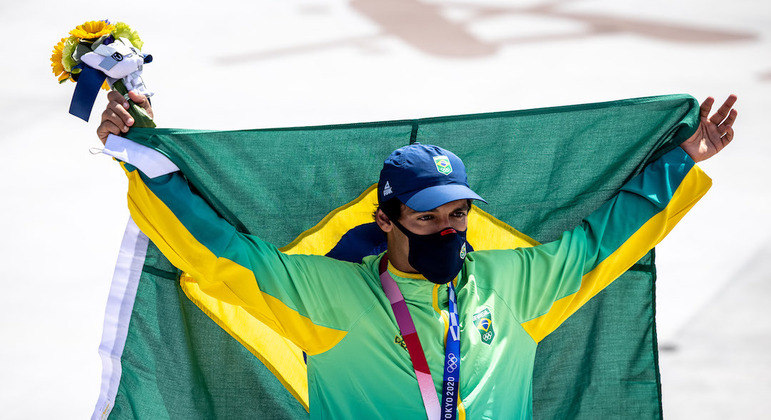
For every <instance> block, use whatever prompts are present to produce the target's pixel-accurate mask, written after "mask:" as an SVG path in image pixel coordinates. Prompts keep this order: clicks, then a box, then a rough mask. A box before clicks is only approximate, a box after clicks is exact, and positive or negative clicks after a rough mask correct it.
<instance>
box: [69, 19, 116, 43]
mask: <svg viewBox="0 0 771 420" xmlns="http://www.w3.org/2000/svg"><path fill="white" fill-rule="evenodd" d="M113 29H115V26H113V25H110V24H109V23H107V22H105V21H103V20H92V21H90V22H86V23H84V24H82V25H80V26H78V27H77V28H75V29H73V30H71V31H70V35H72V36H76V37H78V38H80V39H96V38H99V37H100V36H102V35H107V34H109V33H110V32H112V30H113Z"/></svg>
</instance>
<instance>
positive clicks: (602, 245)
mask: <svg viewBox="0 0 771 420" xmlns="http://www.w3.org/2000/svg"><path fill="white" fill-rule="evenodd" d="M711 183H712V181H711V180H710V178H709V177H708V176H707V175H706V174H705V173H704V172H702V171H701V169H699V168H698V167H697V166H695V164H694V162H693V160H692V159H691V158H690V157H689V156H688V155H687V154H686V153H685V151H683V149H681V148H680V147H677V148H675V149H674V150H672V151H671V152H669V153H667V154H665V155H664V156H662V157H661V158H660V159H658V160H656V161H655V162H653V163H651V164H650V165H648V167H646V168H645V170H643V172H642V173H640V174H639V175H637V176H635V177H634V178H632V179H631V180H630V181H628V182H627V183H626V184H625V185H624V186H623V187H622V188H621V190H620V191H619V192H618V193H617V194H616V195H615V196H614V197H613V198H612V199H610V200H609V201H608V202H606V203H605V204H603V205H602V206H601V207H600V208H599V209H597V210H596V211H594V212H593V213H592V214H591V215H589V216H588V217H587V218H586V219H584V220H583V221H582V222H581V224H580V225H579V226H578V227H576V228H575V229H573V230H572V231H567V232H564V233H563V234H562V235H561V237H560V238H559V239H558V240H556V241H554V242H550V243H546V244H543V245H539V246H535V247H532V248H518V249H516V250H509V251H499V257H498V258H495V261H497V262H499V264H498V266H497V268H498V269H501V268H502V269H503V270H504V271H503V272H508V273H514V275H515V279H514V280H513V281H504V282H499V283H498V284H496V285H495V287H496V290H499V291H502V294H503V296H502V297H503V298H504V299H506V300H507V301H508V302H509V305H510V307H511V308H512V311H514V313H515V316H517V317H518V320H519V321H520V322H521V324H522V326H523V328H524V329H525V330H526V331H527V332H528V334H530V336H531V337H532V338H533V339H534V340H535V341H536V342H539V341H541V340H542V339H543V338H544V337H546V336H547V335H548V334H550V333H551V332H552V331H554V330H555V329H556V328H557V327H558V326H559V325H560V324H562V323H563V322H564V321H565V320H566V319H567V318H568V317H569V316H570V315H572V314H573V313H574V312H575V311H576V310H578V308H580V307H581V306H583V305H584V304H585V303H586V302H587V301H588V300H589V299H591V298H592V297H594V296H595V295H596V294H597V293H599V292H600V291H601V290H602V289H604V288H605V287H607V286H608V285H609V284H610V283H611V282H613V280H615V279H616V278H617V277H619V276H620V275H621V274H623V273H624V272H625V271H626V270H628V269H629V268H630V267H631V266H632V265H634V264H635V263H636V262H637V261H638V260H639V259H640V258H642V257H643V256H644V255H645V254H646V253H647V252H648V251H649V250H650V249H652V248H653V247H654V246H656V244H658V243H659V242H660V241H661V240H662V239H663V238H664V237H665V236H666V235H667V234H668V233H669V231H670V230H671V229H672V228H673V227H674V226H675V224H677V222H679V221H680V219H681V218H682V217H683V216H684V215H685V213H686V212H687V211H688V210H690V208H691V207H693V205H694V204H695V203H696V202H697V201H698V200H699V199H700V198H701V197H702V196H703V195H704V194H705V193H706V192H707V190H708V189H709V187H710V186H711ZM500 253H505V254H506V255H501V254H500ZM512 253H513V255H512ZM512 257H513V258H512ZM501 264H502V265H503V267H501ZM507 266H508V267H507ZM501 283H505V284H501Z"/></svg>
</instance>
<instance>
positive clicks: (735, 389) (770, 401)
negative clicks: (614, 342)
mask: <svg viewBox="0 0 771 420" xmlns="http://www.w3.org/2000/svg"><path fill="white" fill-rule="evenodd" d="M715 252H721V250H719V249H718V250H715ZM770 303H771V241H769V242H767V243H766V244H765V246H764V247H762V248H760V249H759V251H758V252H757V253H756V254H755V256H754V257H752V258H751V259H750V260H749V261H748V263H747V264H746V265H745V266H744V269H742V270H741V271H739V272H737V273H735V275H734V276H733V278H732V279H731V281H730V282H729V283H728V284H727V285H726V286H725V288H724V289H723V290H722V291H720V293H718V295H717V296H716V297H715V299H714V300H712V301H711V302H709V303H708V304H707V305H706V306H705V307H703V308H702V309H701V310H700V311H698V312H697V313H696V315H695V316H694V317H693V319H692V320H691V322H689V323H688V324H686V327H685V328H683V329H682V330H681V332H680V334H677V335H676V339H674V341H672V342H670V343H661V351H660V354H659V355H660V362H661V370H662V382H663V395H664V415H665V417H666V418H670V419H762V418H769V416H771V351H770V349H771V319H769V317H768V307H769V304H770Z"/></svg>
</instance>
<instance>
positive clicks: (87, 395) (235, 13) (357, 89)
mask: <svg viewBox="0 0 771 420" xmlns="http://www.w3.org/2000/svg"><path fill="white" fill-rule="evenodd" d="M0 11H1V12H2V13H0V35H2V36H1V37H0V39H2V40H3V44H4V48H3V51H5V52H4V53H3V56H4V57H5V63H6V64H5V65H4V69H3V74H4V76H3V78H2V79H1V80H0V95H1V97H2V101H1V102H0V123H1V125H2V129H3V134H2V136H0V179H1V180H2V181H0V203H1V204H0V205H1V207H0V208H1V210H0V212H1V213H0V214H1V215H2V217H0V232H3V234H2V237H1V239H0V250H1V251H2V254H0V255H2V257H1V258H2V264H0V281H1V282H2V286H3V293H0V336H2V337H3V338H2V345H1V346H0V378H2V381H0V407H2V409H3V417H4V418H30V417H57V418H84V417H86V416H90V413H91V411H92V410H93V407H94V404H95V402H96V398H97V396H98V390H99V378H100V372H101V362H100V360H99V356H98V355H97V348H98V345H99V340H100V336H101V329H102V321H103V315H104V307H105V303H106V300H107V292H108V288H109V281H110V279H111V277H112V271H113V265H114V263H115V259H116V256H117V251H118V248H119V244H120V240H121V237H122V234H123V229H124V227H125V223H126V220H127V219H128V211H127V209H126V204H125V187H126V181H125V177H124V176H123V174H122V171H120V170H119V169H118V167H117V166H116V165H115V164H114V163H112V162H111V161H110V160H109V159H108V158H106V157H104V156H99V155H92V154H91V153H89V149H90V148H92V147H97V146H100V145H101V144H100V143H99V142H98V140H97V138H96V135H95V130H96V127H97V125H98V120H99V115H100V113H101V110H102V109H103V108H104V106H105V104H106V100H105V95H104V93H103V94H102V95H101V97H100V99H99V100H98V101H97V104H96V105H95V108H94V109H95V111H94V113H93V115H92V119H91V122H89V123H87V124H86V123H84V122H83V121H81V120H78V119H76V118H75V117H72V116H70V115H69V114H68V113H67V110H68V107H69V101H70V97H71V95H72V90H73V88H74V85H73V84H71V83H68V84H65V85H63V86H58V85H57V83H56V80H55V78H54V76H53V74H52V73H51V70H50V65H49V57H50V54H51V50H52V47H53V46H54V45H55V44H56V42H58V41H59V39H60V38H61V37H63V36H65V35H66V34H67V32H68V31H69V30H70V29H72V28H74V27H75V26H76V25H79V24H80V23H82V22H83V21H85V20H99V19H105V18H107V19H110V20H111V21H125V22H127V23H129V24H130V25H131V26H132V27H133V28H134V29H136V30H137V31H138V32H139V34H140V35H141V37H142V38H143V40H144V41H145V47H144V52H147V53H151V54H153V56H154V57H155V61H154V62H153V63H152V64H149V65H147V66H146V67H145V80H146V82H147V84H148V86H149V88H150V89H151V90H153V91H155V92H156V94H157V96H155V97H154V98H153V105H154V110H155V115H156V121H157V122H158V123H159V126H161V127H184V128H202V129H203V128H210V129H238V128H263V127H279V126H304V125H314V124H331V123H346V122H360V121H379V120H388V119H401V118H416V117H430V116H440V115H451V114H467V113H478V112H487V111H503V110H515V109H525V108H535V107H544V106H556V105H566V104H576V103H586V102H597V101H605V100H613V99H621V98H629V97H639V96H649V95H658V94H669V93H689V94H691V95H693V96H695V97H696V98H698V99H699V100H703V99H704V98H706V97H707V96H709V95H712V96H714V97H715V98H716V100H717V101H718V103H722V101H723V100H724V99H725V97H726V96H727V95H728V94H730V93H736V94H737V95H738V96H739V102H738V103H737V107H738V110H739V118H738V121H737V123H736V125H735V130H736V140H734V142H733V143H732V144H731V146H730V147H729V148H727V149H726V150H725V151H724V152H723V153H721V155H719V156H718V157H717V158H715V159H713V160H710V161H708V162H705V163H703V164H702V165H701V166H702V167H703V168H704V169H705V170H706V171H707V173H709V174H710V175H711V176H712V178H713V179H714V187H713V189H712V191H711V192H710V193H709V194H708V195H707V197H706V198H704V199H703V200H702V202H701V203H700V204H699V205H698V206H696V207H695V208H694V210H693V211H692V213H691V214H690V215H689V216H688V217H686V218H685V220H684V221H683V222H682V223H681V224H680V225H679V226H678V227H677V228H676V229H675V230H674V232H673V233H672V234H671V236H670V237H669V238H668V239H667V240H666V241H665V242H664V243H663V244H662V245H661V246H659V247H658V253H657V259H658V267H659V276H658V280H659V281H658V293H657V301H658V302H657V303H658V315H657V317H658V331H659V344H660V357H661V370H662V381H663V399H664V413H665V415H666V416H667V417H669V418H674V419H681V418H701V419H718V418H720V419H725V418H764V417H767V416H768V412H769V411H771V400H770V399H769V398H768V395H771V379H769V378H771V352H770V351H769V348H771V320H770V317H769V314H771V311H770V310H769V309H768V306H769V304H768V302H769V301H771V217H769V216H771V211H770V210H771V188H769V185H768V182H769V179H770V177H769V171H768V166H767V165H768V159H769V157H770V156H771V139H770V138H769V135H768V133H767V132H766V131H763V130H767V129H768V128H767V127H768V120H769V117H768V109H766V108H764V107H765V106H768V103H769V100H768V98H769V97H771V48H770V47H771V3H767V2H759V1H757V0H733V1H732V2H725V1H714V0H706V1H705V0H702V1H695V0H680V1H677V2H672V1H664V0H648V1H645V2H642V1H639V0H638V1H629V0H613V1H610V0H573V1H569V0H563V1H539V0H519V1H503V0H500V1H495V0H455V1H439V0H387V1H385V0H380V1H378V0H350V1H344V0H283V1H277V0H274V1H241V2H239V1H232V0H220V1H218V2H215V3H212V2H206V3H205V4H198V3H195V2H186V1H166V2H146V1H132V2H127V3H111V2H100V3H91V2H84V1H78V0H71V1H68V2H57V3H54V2H43V1H39V0H38V1H35V0H30V1H27V2H10V1H7V0H5V1H3V2H2V4H0ZM764 104H766V105H764Z"/></svg>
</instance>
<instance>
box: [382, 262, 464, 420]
mask: <svg viewBox="0 0 771 420" xmlns="http://www.w3.org/2000/svg"><path fill="white" fill-rule="evenodd" d="M379 268H380V270H379V271H380V284H381V285H382V286H383V291H384V292H385V294H386V297H387V298H388V301H389V302H390V303H391V309H392V310H393V312H394V316H395V317H396V323H397V324H398V325H399V332H400V333H401V335H402V339H403V340H404V343H405V344H406V345H407V352H408V353H409V354H410V359H411V360H412V368H413V369H414V370H415V377H417V379H418V387H419V388H420V395H421V397H422V398H423V406H424V407H425V409H426V416H427V417H428V419H429V420H437V419H440V418H442V419H453V420H454V419H455V418H456V415H457V407H458V378H459V376H460V327H459V325H458V306H457V302H456V296H455V287H454V286H453V284H452V282H450V283H449V295H450V306H449V310H450V311H449V312H450V314H449V318H450V325H449V328H448V330H447V337H446V344H445V356H444V378H443V382H442V405H441V406H440V404H439V399H438V397H437V395H436V389H435V388H434V381H433V380H432V379H431V371H430V370H429V368H428V362H427V361H426V355H425V352H424V351H423V346H422V345H421V344H420V338H418V333H417V331H416V330H415V323H414V322H413V321H412V316H410V312H409V310H408V309H407V303H406V302H405V301H404V296H403V295H402V292H401V291H400V290H399V286H398V285H397V284H396V281H395V280H394V279H393V277H391V274H389V273H388V257H387V255H383V258H381V259H380V267H379Z"/></svg>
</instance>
